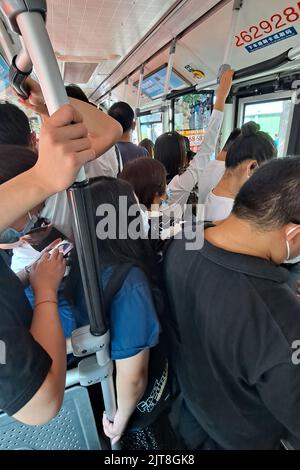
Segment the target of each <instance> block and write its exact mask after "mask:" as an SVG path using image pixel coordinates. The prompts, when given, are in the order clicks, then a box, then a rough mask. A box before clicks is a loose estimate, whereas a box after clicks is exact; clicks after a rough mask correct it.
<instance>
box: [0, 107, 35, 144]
mask: <svg viewBox="0 0 300 470" xmlns="http://www.w3.org/2000/svg"><path fill="white" fill-rule="evenodd" d="M0 145H20V146H24V147H31V146H32V141H31V129H30V124H29V120H28V117H27V116H26V114H25V113H24V112H23V111H22V110H21V109H20V108H18V107H17V106H15V105H14V104H11V103H2V104H0Z"/></svg>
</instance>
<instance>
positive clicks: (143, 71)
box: [135, 64, 145, 142]
mask: <svg viewBox="0 0 300 470" xmlns="http://www.w3.org/2000/svg"><path fill="white" fill-rule="evenodd" d="M144 73H145V65H144V64H143V65H142V67H141V71H140V79H139V87H138V94H137V99H136V108H135V121H136V130H137V135H138V141H139V142H140V141H141V140H142V132H141V123H140V118H139V114H140V106H141V98H142V86H143V80H144Z"/></svg>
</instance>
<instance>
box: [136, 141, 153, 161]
mask: <svg viewBox="0 0 300 470" xmlns="http://www.w3.org/2000/svg"><path fill="white" fill-rule="evenodd" d="M139 146H140V147H144V148H145V149H146V150H147V152H148V155H149V157H150V158H154V143H153V142H152V140H150V139H143V140H142V141H141V142H140V143H139Z"/></svg>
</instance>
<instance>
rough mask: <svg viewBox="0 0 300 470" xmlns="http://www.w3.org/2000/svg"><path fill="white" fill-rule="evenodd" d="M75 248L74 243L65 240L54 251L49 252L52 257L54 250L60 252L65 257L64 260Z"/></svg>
mask: <svg viewBox="0 0 300 470" xmlns="http://www.w3.org/2000/svg"><path fill="white" fill-rule="evenodd" d="M73 248H74V245H73V243H71V242H69V241H68V240H63V241H62V242H60V243H58V244H57V245H56V246H55V247H54V248H52V250H50V251H49V254H50V255H51V254H52V253H53V251H54V250H59V251H60V253H62V254H63V255H64V258H66V256H68V254H69V253H70V251H72V250H73Z"/></svg>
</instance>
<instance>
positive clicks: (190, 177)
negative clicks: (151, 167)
mask: <svg viewBox="0 0 300 470" xmlns="http://www.w3.org/2000/svg"><path fill="white" fill-rule="evenodd" d="M233 73H234V72H233V70H228V71H226V72H224V73H223V75H222V77H221V83H220V85H219V88H218V91H217V97H216V102H215V105H214V110H213V113H212V115H211V118H210V123H209V126H208V129H207V131H206V134H205V137H204V140H203V142H202V144H201V150H200V152H198V154H197V155H196V156H195V157H194V158H193V160H192V161H191V163H190V165H189V166H187V164H188V161H187V155H186V147H185V142H184V138H183V137H182V136H180V135H179V134H177V133H172V132H171V133H170V132H169V133H167V134H163V135H162V136H160V137H159V138H158V139H157V140H156V142H155V150H154V153H155V158H157V159H158V160H160V161H161V163H163V165H164V166H165V168H166V170H167V178H168V180H169V182H168V189H169V191H170V204H169V206H168V207H167V208H166V209H165V211H164V212H165V214H166V215H167V216H170V217H174V218H175V219H182V216H183V212H184V206H185V204H186V203H187V201H188V198H189V195H190V193H191V191H192V190H193V189H194V187H195V186H196V185H197V183H198V180H199V178H200V177H201V175H203V172H204V171H205V167H206V165H207V164H208V162H209V161H210V158H211V156H212V155H213V153H214V152H215V150H216V145H217V141H218V138H219V133H220V129H221V125H222V120H223V112H224V107H225V101H226V99H227V96H228V94H229V91H230V89H231V85H232V77H233ZM170 144H171V145H172V147H171V146H170Z"/></svg>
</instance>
